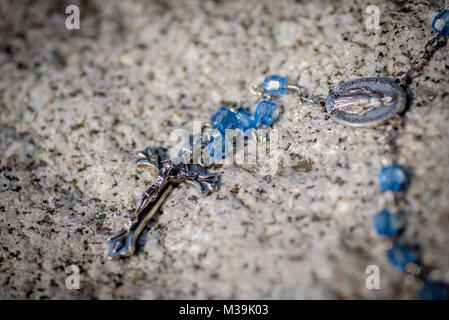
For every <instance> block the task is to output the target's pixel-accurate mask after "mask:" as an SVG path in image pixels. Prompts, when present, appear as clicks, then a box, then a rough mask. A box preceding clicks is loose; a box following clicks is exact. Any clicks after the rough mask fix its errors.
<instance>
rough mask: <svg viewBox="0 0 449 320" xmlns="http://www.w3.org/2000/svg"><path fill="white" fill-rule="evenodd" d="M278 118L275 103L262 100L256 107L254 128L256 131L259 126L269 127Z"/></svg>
mask: <svg viewBox="0 0 449 320" xmlns="http://www.w3.org/2000/svg"><path fill="white" fill-rule="evenodd" d="M277 117H278V112H277V106H276V103H274V102H271V101H268V100H262V101H261V102H259V104H258V105H257V109H256V119H255V122H254V123H255V124H254V127H255V128H256V129H257V128H259V127H260V126H261V125H266V126H271V125H272V124H273V123H274V121H275V120H276V119H277Z"/></svg>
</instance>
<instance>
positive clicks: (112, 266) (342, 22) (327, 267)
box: [0, 0, 449, 299]
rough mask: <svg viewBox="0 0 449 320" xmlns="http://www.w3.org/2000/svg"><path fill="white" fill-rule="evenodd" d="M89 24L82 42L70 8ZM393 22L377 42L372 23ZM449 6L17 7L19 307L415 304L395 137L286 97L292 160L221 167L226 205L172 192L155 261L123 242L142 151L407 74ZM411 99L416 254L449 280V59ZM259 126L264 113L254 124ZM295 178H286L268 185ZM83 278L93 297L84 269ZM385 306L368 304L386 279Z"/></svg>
mask: <svg viewBox="0 0 449 320" xmlns="http://www.w3.org/2000/svg"><path fill="white" fill-rule="evenodd" d="M73 3H75V4H77V5H78V6H79V8H80V13H81V20H80V29H79V30H67V29H66V28H65V20H66V18H67V16H68V15H67V14H65V8H66V7H67V6H68V5H69V4H73ZM368 4H371V5H372V4H375V5H377V7H378V8H379V10H380V23H379V28H378V29H367V26H366V19H367V18H368V16H367V13H366V8H367V6H368ZM444 6H446V7H447V6H448V3H447V2H446V3H445V2H444V1H414V0H411V1H369V2H368V1H357V2H354V1H349V0H348V1H330V0H329V1H324V0H323V1H321V0H320V1H148V2H141V1H107V2H105V1H60V2H53V1H36V2H32V1H0V13H1V17H2V18H1V19H0V110H1V113H0V246H1V249H0V298H5V299H18V298H20V299H78V298H83V299H90V298H99V299H112V298H136V299H169V298H176V299H183V298H186V299H278V298H283V299H323V298H324V299H341V298H344V299H346V298H355V299H377V298H382V299H384V298H395V299H396V298H397V299H411V298H414V297H415V293H416V290H418V289H419V286H420V284H419V283H418V282H416V281H415V282H411V281H408V280H410V279H408V278H406V277H404V276H403V275H401V274H399V273H397V272H396V271H395V270H394V269H393V268H392V267H391V265H390V264H389V263H388V261H387V258H386V255H385V252H386V250H387V248H388V243H386V242H385V241H383V240H382V239H381V238H379V237H378V236H377V235H376V234H375V232H374V230H373V226H372V220H373V217H374V215H375V214H376V212H378V211H379V210H381V209H383V208H384V207H385V206H387V205H388V201H389V200H388V196H387V195H386V194H384V193H382V192H381V191H380V188H379V183H378V179H377V175H378V172H379V170H380V168H381V166H382V158H383V153H384V143H383V133H382V129H381V128H377V129H376V128H361V129H353V128H350V127H346V126H343V125H341V124H338V123H336V122H334V121H332V120H331V119H330V117H329V116H328V115H327V114H326V113H325V112H323V110H320V109H319V108H317V107H314V106H313V105H309V104H302V103H300V102H299V101H298V100H297V99H296V98H295V97H292V96H287V97H283V98H281V99H280V100H279V101H280V103H281V104H282V112H281V114H280V118H279V120H278V121H277V122H276V123H275V124H274V126H273V128H274V129H277V130H278V132H280V148H279V149H277V150H275V151H274V154H273V157H272V158H270V159H268V160H266V161H265V162H264V163H261V164H260V165H259V166H244V165H231V166H222V167H219V168H216V169H215V170H214V172H216V173H219V174H221V176H222V181H221V185H220V190H219V191H218V192H216V193H214V194H211V195H209V196H207V197H204V196H202V195H200V194H199V193H198V191H197V190H196V189H194V188H192V187H189V186H187V185H180V186H179V188H176V190H174V192H172V193H171V195H170V196H169V198H168V199H167V201H166V203H165V204H164V205H163V206H162V207H161V210H160V212H159V213H158V214H157V215H156V217H155V218H154V219H153V220H152V221H151V222H150V225H149V226H148V228H147V229H145V231H144V232H143V235H142V237H141V238H140V239H139V242H138V243H139V248H138V250H137V252H136V254H135V255H134V256H132V257H130V258H128V259H123V260H119V261H108V260H107V259H106V254H107V249H108V248H107V244H106V239H107V237H108V236H109V235H110V234H111V233H113V232H116V231H117V230H119V229H120V228H121V227H122V226H123V225H124V224H125V223H126V222H127V217H128V216H129V215H130V214H131V213H132V212H133V210H134V207H135V206H136V203H137V201H138V199H139V196H140V193H141V192H142V191H143V190H144V189H145V186H147V185H148V184H149V183H151V182H152V179H153V178H154V174H151V173H150V174H149V173H147V172H144V171H142V170H140V169H137V168H136V166H135V164H134V155H133V152H134V151H137V150H140V149H143V148H144V147H146V146H152V147H163V148H168V147H169V146H170V144H169V136H170V133H171V132H172V131H173V130H175V129H177V128H185V129H187V130H191V124H192V121H193V120H199V121H203V122H208V121H210V117H211V115H212V114H213V112H214V111H215V110H217V109H218V108H219V107H220V106H222V105H224V104H227V103H229V102H232V101H247V102H248V103H250V105H251V104H252V105H253V108H254V106H255V104H256V102H257V100H256V99H255V97H253V96H252V95H251V94H250V93H249V91H248V86H249V84H250V83H251V82H253V81H262V80H263V78H264V76H265V75H268V74H280V75H284V76H287V77H288V78H289V79H290V81H291V83H296V84H298V85H301V86H304V87H306V88H307V89H308V90H309V91H310V92H311V93H312V94H314V95H319V96H326V95H327V94H328V92H329V91H330V90H332V88H334V87H336V86H338V85H340V84H342V83H344V82H345V81H349V80H352V79H355V78H359V77H368V76H384V77H391V76H392V75H394V74H397V73H399V72H401V71H404V70H406V69H407V66H408V65H409V63H410V61H411V60H412V59H413V57H414V56H416V55H417V54H419V53H420V52H421V50H422V48H423V46H424V45H425V43H426V41H427V40H428V38H429V37H430V36H431V34H432V32H431V27H430V25H431V22H432V19H433V17H434V16H435V15H436V14H437V13H438V12H439V10H440V9H441V8H442V7H444ZM447 49H448V45H447V44H446V45H445V46H444V47H443V48H441V49H440V50H439V51H437V52H436V53H435V54H434V56H433V58H432V60H431V61H430V62H429V63H428V64H427V65H426V66H425V67H424V69H423V71H422V72H421V73H420V74H418V75H417V76H416V77H415V78H414V80H413V82H412V83H411V84H410V86H409V87H408V90H407V91H408V100H409V104H408V107H407V111H406V112H405V114H404V118H403V125H402V126H401V127H400V128H399V129H398V132H397V137H398V138H397V144H398V162H399V163H400V164H402V165H404V166H406V167H407V168H409V169H410V170H411V171H412V172H413V181H412V183H411V185H410V187H409V189H408V191H407V194H406V203H405V204H404V207H403V210H404V211H405V212H406V213H407V216H408V219H407V229H406V232H405V234H404V239H405V240H406V241H408V242H410V243H412V244H416V245H419V247H420V249H421V251H420V252H421V260H422V263H423V265H424V266H425V272H426V273H427V274H428V276H429V277H430V278H432V279H436V280H443V281H448V282H449V260H448V256H449V246H448V245H447V244H448V242H449V233H448V232H447V230H448V228H449V169H448V167H449V148H448V142H449V126H448V121H449V52H448V50H447ZM253 111H254V110H253ZM279 157H282V158H283V159H284V160H283V162H282V163H281V165H280V166H279V167H278V169H277V170H276V171H275V172H270V173H269V174H267V172H266V170H263V167H264V166H266V165H269V164H270V161H273V160H272V159H278V158H279ZM70 265H76V266H78V267H79V269H80V289H79V290H69V289H67V287H66V278H67V276H68V275H69V274H68V273H66V272H65V271H66V268H67V267H68V266H70ZM369 265H377V266H378V267H379V270H380V289H379V290H368V289H367V288H366V286H365V281H366V277H367V276H368V275H367V274H366V273H365V270H366V268H367V266H369Z"/></svg>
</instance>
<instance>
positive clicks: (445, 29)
mask: <svg viewBox="0 0 449 320" xmlns="http://www.w3.org/2000/svg"><path fill="white" fill-rule="evenodd" d="M432 29H433V30H435V31H436V32H438V33H439V34H440V35H441V36H443V37H447V36H449V11H448V10H443V11H441V12H440V13H439V14H437V15H436V17H435V18H434V19H433V22H432Z"/></svg>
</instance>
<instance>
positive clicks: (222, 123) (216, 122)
mask: <svg viewBox="0 0 449 320" xmlns="http://www.w3.org/2000/svg"><path fill="white" fill-rule="evenodd" d="M236 124H237V118H236V116H235V113H234V112H232V111H231V110H229V109H227V108H224V107H223V108H220V109H218V111H217V112H215V113H214V115H213V116H212V128H214V129H217V130H219V131H220V132H221V134H222V135H224V134H225V132H226V129H233V128H235V125H236Z"/></svg>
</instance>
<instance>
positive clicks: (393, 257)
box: [388, 243, 418, 271]
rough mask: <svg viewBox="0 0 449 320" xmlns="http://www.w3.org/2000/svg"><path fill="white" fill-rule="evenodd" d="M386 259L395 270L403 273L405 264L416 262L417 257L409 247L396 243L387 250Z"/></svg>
mask: <svg viewBox="0 0 449 320" xmlns="http://www.w3.org/2000/svg"><path fill="white" fill-rule="evenodd" d="M388 259H389V260H390V263H391V264H392V265H393V266H394V267H395V268H396V269H397V270H399V271H404V270H405V267H406V266H407V264H409V263H416V262H417V261H418V255H417V253H416V251H415V250H414V249H413V248H412V247H410V246H409V245H406V244H400V243H396V244H395V245H394V246H393V248H391V249H390V250H388Z"/></svg>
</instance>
